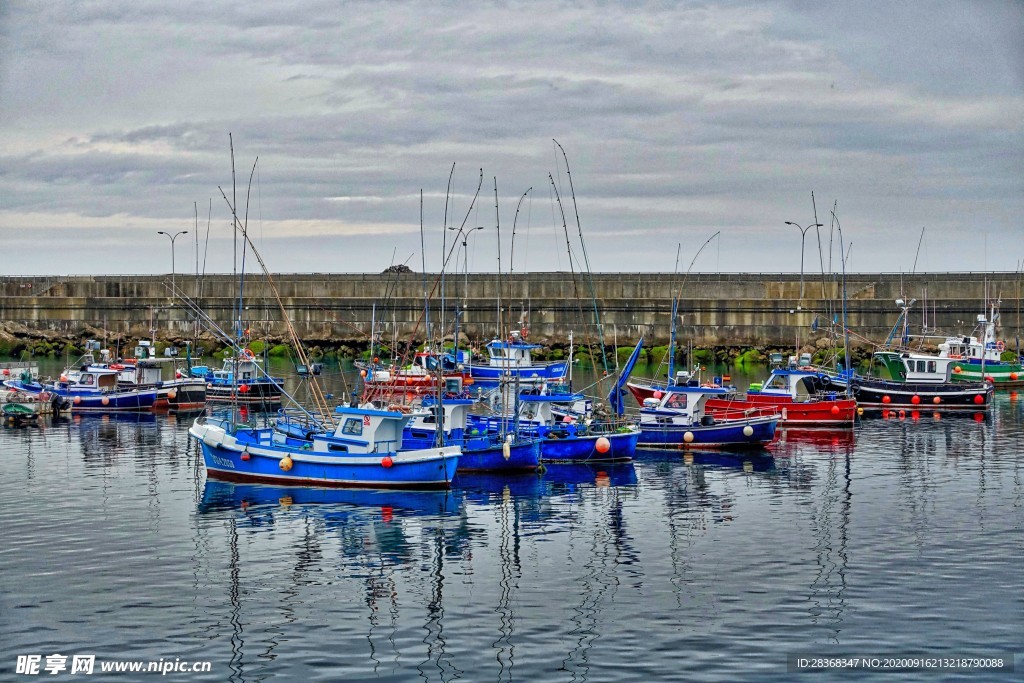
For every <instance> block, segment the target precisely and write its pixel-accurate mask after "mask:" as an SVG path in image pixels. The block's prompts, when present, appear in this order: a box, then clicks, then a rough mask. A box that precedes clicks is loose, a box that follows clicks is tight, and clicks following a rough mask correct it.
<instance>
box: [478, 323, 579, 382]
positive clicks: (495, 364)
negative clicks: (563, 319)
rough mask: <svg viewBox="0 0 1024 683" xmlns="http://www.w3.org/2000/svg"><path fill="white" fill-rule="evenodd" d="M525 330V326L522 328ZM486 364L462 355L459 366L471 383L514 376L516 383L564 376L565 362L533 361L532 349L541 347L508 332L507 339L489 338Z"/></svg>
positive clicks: (517, 333)
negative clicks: (471, 380)
mask: <svg viewBox="0 0 1024 683" xmlns="http://www.w3.org/2000/svg"><path fill="white" fill-rule="evenodd" d="M523 332H526V329H525V328H524V329H523ZM486 348H487V354H488V358H487V363H486V364H482V363H479V364H478V363H474V362H473V360H472V358H471V357H468V356H467V357H466V359H465V361H464V363H463V369H464V370H465V371H466V372H468V373H469V376H470V377H472V378H473V381H475V382H498V381H499V380H502V379H515V378H518V379H519V381H520V382H524V383H525V382H543V381H547V380H553V379H561V378H563V377H565V375H566V373H567V372H568V370H569V361H564V360H559V361H547V362H538V361H534V360H533V351H534V350H535V349H539V348H543V347H541V345H540V344H529V343H527V342H526V341H525V338H524V337H523V334H522V333H521V332H518V331H514V332H512V334H510V335H509V337H508V339H493V340H492V341H490V342H488V343H487V347H486Z"/></svg>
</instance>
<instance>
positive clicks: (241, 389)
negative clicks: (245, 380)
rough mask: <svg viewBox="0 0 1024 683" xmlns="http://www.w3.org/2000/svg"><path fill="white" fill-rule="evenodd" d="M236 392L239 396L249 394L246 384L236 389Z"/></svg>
mask: <svg viewBox="0 0 1024 683" xmlns="http://www.w3.org/2000/svg"><path fill="white" fill-rule="evenodd" d="M238 392H239V393H240V394H248V393H249V385H248V384H243V385H242V386H240V387H238Z"/></svg>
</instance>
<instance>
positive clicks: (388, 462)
mask: <svg viewBox="0 0 1024 683" xmlns="http://www.w3.org/2000/svg"><path fill="white" fill-rule="evenodd" d="M380 464H381V467H383V468H384V469H387V468H389V467H391V466H392V465H394V464H395V461H394V460H392V459H391V456H390V455H385V456H384V457H383V458H381V459H380Z"/></svg>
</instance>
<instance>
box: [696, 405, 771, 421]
mask: <svg viewBox="0 0 1024 683" xmlns="http://www.w3.org/2000/svg"><path fill="white" fill-rule="evenodd" d="M711 414H712V415H713V416H714V417H715V418H716V419H720V420H743V419H750V418H760V417H772V416H778V415H780V414H781V413H780V411H779V408H778V406H774V405H766V406H744V407H742V408H741V407H739V406H737V407H735V408H731V407H725V408H716V409H714V410H713V411H711Z"/></svg>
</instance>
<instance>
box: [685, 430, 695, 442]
mask: <svg viewBox="0 0 1024 683" xmlns="http://www.w3.org/2000/svg"><path fill="white" fill-rule="evenodd" d="M683 441H685V442H686V443H693V432H686V433H685V434H683Z"/></svg>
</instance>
